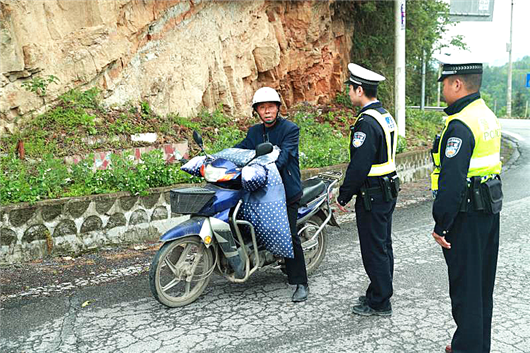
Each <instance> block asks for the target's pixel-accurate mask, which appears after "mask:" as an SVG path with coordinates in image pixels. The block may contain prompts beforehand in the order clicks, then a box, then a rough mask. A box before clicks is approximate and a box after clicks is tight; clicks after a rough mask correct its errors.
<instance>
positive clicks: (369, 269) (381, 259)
mask: <svg viewBox="0 0 530 353" xmlns="http://www.w3.org/2000/svg"><path fill="white" fill-rule="evenodd" d="M395 207H396V199H394V200H393V201H389V202H385V201H384V200H383V194H377V195H373V196H372V210H371V211H366V209H365V208H364V204H363V200H362V198H361V197H359V196H357V200H356V201H355V213H356V218H357V230H358V232H359V242H360V243H361V255H362V258H363V265H364V270H365V271H366V274H367V275H368V278H370V285H369V286H368V289H367V290H366V298H367V300H368V305H369V306H370V307H371V308H373V309H388V308H391V305H390V297H391V296H392V294H393V288H392V279H393V276H394V253H393V251H392V237H391V233H392V213H393V212H394V209H395Z"/></svg>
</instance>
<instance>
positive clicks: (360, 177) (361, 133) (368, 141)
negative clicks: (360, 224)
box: [337, 101, 393, 206]
mask: <svg viewBox="0 0 530 353" xmlns="http://www.w3.org/2000/svg"><path fill="white" fill-rule="evenodd" d="M368 109H375V110H376V111H378V112H379V113H381V114H386V113H387V111H386V110H385V109H383V107H382V105H381V102H379V101H376V102H374V103H371V104H369V105H367V106H365V107H364V108H363V109H361V111H360V114H359V118H358V120H357V121H356V123H355V125H353V127H352V128H351V129H352V133H351V137H350V163H349V165H348V168H347V170H346V175H345V177H344V182H343V183H342V186H341V187H340V192H339V197H338V199H337V200H338V202H339V204H340V205H342V206H344V205H346V204H347V203H348V202H349V201H350V200H351V199H352V197H353V195H356V194H357V193H358V192H359V191H360V189H361V187H362V186H363V184H364V182H365V181H366V179H367V177H368V173H369V172H370V169H371V168H372V165H373V164H380V163H385V162H387V160H388V154H387V147H386V139H385V134H384V131H383V128H382V127H381V125H379V123H378V122H377V120H375V118H373V117H372V116H370V115H368V114H363V112H364V111H366V110H368ZM392 143H393V142H392V141H391V144H392ZM391 146H392V145H391ZM392 148H393V146H392ZM368 178H370V179H371V178H374V179H375V178H377V177H368Z"/></svg>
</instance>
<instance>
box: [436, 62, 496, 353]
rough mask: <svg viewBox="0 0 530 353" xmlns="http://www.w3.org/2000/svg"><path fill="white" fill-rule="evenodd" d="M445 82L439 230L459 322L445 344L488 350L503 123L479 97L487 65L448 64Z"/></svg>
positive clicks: (438, 146) (438, 156)
mask: <svg viewBox="0 0 530 353" xmlns="http://www.w3.org/2000/svg"><path fill="white" fill-rule="evenodd" d="M467 60H469V59H467ZM438 81H440V82H443V86H444V88H443V94H444V97H445V100H446V102H447V104H448V107H447V108H446V109H445V112H446V113H447V115H448V117H447V120H446V123H445V128H444V130H443V132H442V134H441V137H439V138H437V140H436V141H435V145H434V146H433V151H432V153H433V160H434V164H435V169H434V172H433V174H432V189H433V192H434V194H435V200H434V204H433V217H434V220H435V222H436V224H435V227H434V231H433V233H432V235H433V237H434V239H435V240H436V242H437V243H438V244H440V245H441V246H442V248H443V254H444V257H445V261H446V263H447V267H448V274H449V294H450V297H451V305H452V314H453V318H454V320H455V322H456V325H457V329H456V332H455V333H454V335H453V339H452V341H451V345H448V346H447V347H446V348H445V350H446V352H448V353H450V352H455V353H457V352H489V351H490V345H491V318H492V310H493V287H494V284H495V272H496V267H497V254H498V249H499V218H500V217H499V215H500V214H499V212H500V209H501V206H502V185H501V181H500V177H499V173H500V172H501V161H500V143H501V142H500V140H501V138H500V137H501V128H500V125H499V122H498V120H497V118H496V117H495V115H494V114H493V112H492V111H491V110H490V109H489V108H488V107H487V106H486V104H485V103H484V101H483V100H482V99H481V98H480V93H479V89H480V85H481V81H482V64H481V63H477V62H475V61H471V62H470V61H465V62H462V61H460V62H454V61H453V62H452V63H445V64H444V65H443V71H442V75H441V77H440V79H439V80H438Z"/></svg>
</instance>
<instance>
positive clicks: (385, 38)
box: [351, 0, 466, 111]
mask: <svg viewBox="0 0 530 353" xmlns="http://www.w3.org/2000/svg"><path fill="white" fill-rule="evenodd" d="M352 6H353V9H354V13H353V15H354V26H355V32H354V37H353V47H352V52H351V58H352V61H353V62H355V63H358V64H360V65H362V66H365V67H367V68H369V69H371V70H374V71H377V72H380V73H381V74H382V75H383V76H385V77H386V78H387V80H386V81H385V82H384V83H383V84H381V85H380V89H379V94H378V96H379V98H380V99H381V100H382V101H383V102H384V104H385V106H386V107H387V108H388V109H389V110H391V111H392V110H393V107H394V2H393V1H356V2H354V3H353V4H352ZM406 6H407V24H406V77H407V81H406V95H407V103H408V104H414V105H419V102H420V100H421V66H422V60H423V53H424V52H425V58H426V68H427V71H426V82H427V83H428V84H427V85H426V96H427V98H428V99H429V97H430V101H434V100H435V99H436V95H437V85H436V79H437V75H438V65H435V64H434V63H433V58H432V54H433V53H434V52H436V51H437V50H439V49H441V48H442V46H443V45H442V44H441V41H440V39H442V37H443V35H444V33H445V32H447V30H448V29H449V27H450V26H451V25H453V24H454V23H452V22H449V4H448V3H446V2H444V1H441V0H425V1H414V0H408V1H407V5H406ZM447 46H457V47H460V48H465V47H466V46H465V44H464V43H463V41H462V37H461V36H457V37H454V38H453V39H452V41H451V42H450V43H449V44H448V45H447Z"/></svg>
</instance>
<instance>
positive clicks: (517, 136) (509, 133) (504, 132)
mask: <svg viewBox="0 0 530 353" xmlns="http://www.w3.org/2000/svg"><path fill="white" fill-rule="evenodd" d="M502 133H503V134H506V135H509V136H511V137H513V138H515V139H516V140H519V141H524V138H523V137H522V136H521V135H518V134H516V133H514V132H508V131H505V130H503V131H502Z"/></svg>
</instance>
